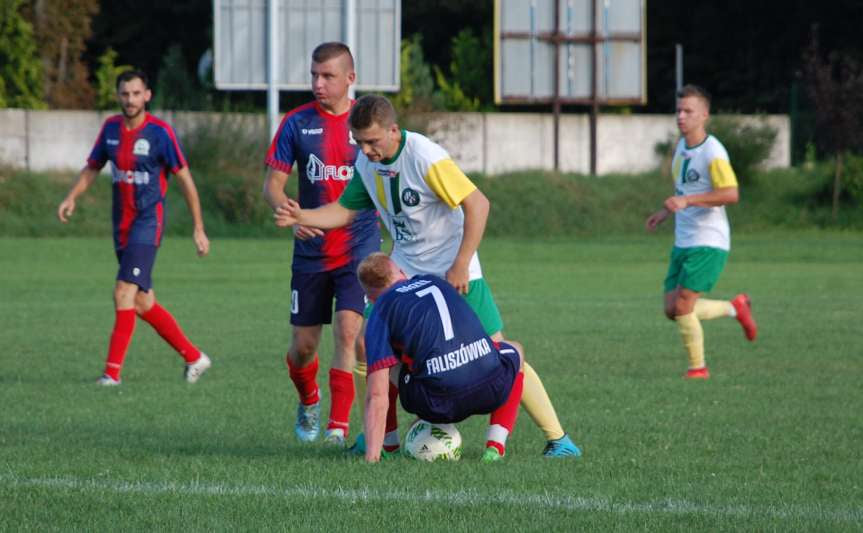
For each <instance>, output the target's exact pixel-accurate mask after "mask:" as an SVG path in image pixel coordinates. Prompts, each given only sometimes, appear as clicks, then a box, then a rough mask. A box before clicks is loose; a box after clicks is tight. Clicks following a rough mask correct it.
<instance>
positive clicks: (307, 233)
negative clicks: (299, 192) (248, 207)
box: [264, 168, 324, 241]
mask: <svg viewBox="0 0 863 533" xmlns="http://www.w3.org/2000/svg"><path fill="white" fill-rule="evenodd" d="M287 184H288V174H287V173H286V172H282V171H281V170H276V169H274V168H267V176H266V178H264V200H266V201H267V203H268V204H269V205H270V208H271V209H272V210H273V211H275V210H276V209H277V208H278V207H279V206H281V205H284V204H285V202H287V200H288V195H287V194H285V185H287ZM277 225H278V224H277ZM293 229H294V236H295V237H296V238H298V239H300V240H301V241H305V240H307V239H312V238H314V237H320V236H323V234H324V232H323V231H321V230H319V229H317V228H309V227H307V226H303V225H300V224H294V225H293Z"/></svg>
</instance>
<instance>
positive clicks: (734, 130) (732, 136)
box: [707, 115, 777, 183]
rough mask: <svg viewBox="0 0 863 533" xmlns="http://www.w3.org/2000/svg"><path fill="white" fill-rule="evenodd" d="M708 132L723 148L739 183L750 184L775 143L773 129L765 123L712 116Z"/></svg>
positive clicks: (774, 129)
mask: <svg viewBox="0 0 863 533" xmlns="http://www.w3.org/2000/svg"><path fill="white" fill-rule="evenodd" d="M707 129H708V131H709V132H710V133H711V134H713V135H714V136H715V137H716V138H718V139H719V141H720V142H721V143H722V145H723V146H725V149H726V150H727V151H728V157H729V159H730V160H731V166H732V167H733V168H734V172H735V173H736V174H737V180H738V181H739V182H740V183H746V182H748V181H750V179H751V178H752V176H753V175H754V174H755V173H756V172H757V171H758V170H759V169H760V168H761V166H762V165H763V163H764V162H765V161H767V158H768V157H769V156H770V150H771V149H772V148H773V143H774V142H776V133H777V132H776V128H773V127H772V126H770V125H769V124H767V123H766V122H765V121H759V123H753V122H751V121H744V120H741V119H739V118H736V117H731V116H727V115H726V116H715V117H713V118H712V119H711V120H710V123H709V124H708V125H707Z"/></svg>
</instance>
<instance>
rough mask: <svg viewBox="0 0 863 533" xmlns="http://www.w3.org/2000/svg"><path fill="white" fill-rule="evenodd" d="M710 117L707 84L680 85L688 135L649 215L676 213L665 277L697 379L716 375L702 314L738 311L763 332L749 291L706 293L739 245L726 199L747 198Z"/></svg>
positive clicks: (747, 325)
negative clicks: (721, 295)
mask: <svg viewBox="0 0 863 533" xmlns="http://www.w3.org/2000/svg"><path fill="white" fill-rule="evenodd" d="M709 118H710V96H709V95H708V93H707V91H705V90H704V89H702V88H701V87H698V86H695V85H685V86H684V87H683V88H681V89H680V91H678V93H677V128H678V130H680V140H679V141H678V142H677V147H676V148H675V150H674V159H673V160H672V165H671V166H672V178H673V179H674V186H675V192H674V196H669V197H668V198H667V199H666V200H665V204H664V206H663V208H662V209H660V210H659V211H657V212H656V213H653V214H652V215H650V217H649V218H648V219H647V222H646V226H647V229H648V231H653V230H655V229H656V227H657V226H658V225H659V224H661V223H662V222H663V221H665V219H666V218H668V215H669V214H671V213H674V227H675V231H674V234H675V236H674V248H672V250H671V264H670V266H669V267H668V274H667V275H666V277H665V316H667V317H668V318H669V319H670V320H674V321H675V322H677V327H678V329H679V330H680V336H681V337H682V339H683V345H684V347H685V348H686V352H687V355H688V358H689V369H688V370H687V371H686V375H685V377H686V378H690V379H707V378H709V377H710V372H709V371H708V369H707V365H706V363H705V359H704V333H703V330H702V329H701V320H710V319H713V318H719V317H734V318H736V319H737V321H738V322H740V325H741V326H742V327H743V332H744V334H745V335H746V338H747V339H749V340H750V341H754V340H755V335H756V334H757V332H758V329H757V327H756V324H755V319H754V318H753V317H752V309H751V307H750V302H749V296H747V295H746V294H738V295H737V296H736V297H734V299H732V300H731V301H721V300H708V299H706V298H702V297H701V295H702V294H703V293H705V292H709V291H710V290H711V289H712V288H713V286H714V285H715V284H716V282H717V281H718V280H719V275H720V274H721V273H722V269H723V268H724V267H725V262H726V260H727V259H728V251H729V249H730V248H731V230H730V228H729V225H728V217H727V215H726V214H725V206H726V205H728V204H734V203H737V200H738V198H739V193H738V188H737V177H736V176H735V175H734V170H733V169H732V168H731V164H730V163H729V161H728V153H727V152H726V151H725V147H723V146H722V143H720V142H719V140H718V139H717V138H716V137H714V136H713V135H708V134H707V130H706V125H707V121H708V119H709Z"/></svg>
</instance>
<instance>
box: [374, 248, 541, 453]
mask: <svg viewBox="0 0 863 533" xmlns="http://www.w3.org/2000/svg"><path fill="white" fill-rule="evenodd" d="M358 275H359V279H360V283H361V284H362V286H363V289H365V291H366V295H367V296H368V297H369V300H370V301H372V302H375V305H374V308H373V309H372V311H371V315H370V316H369V320H368V324H367V326H366V333H365V341H366V342H365V345H366V354H367V361H366V363H367V365H368V369H367V371H368V389H367V395H366V410H365V413H366V415H365V435H366V454H365V458H366V461H368V462H370V463H374V462H377V461H379V460H380V456H381V450H382V448H383V442H384V427H385V419H386V414H387V407H388V405H389V402H390V399H389V392H388V391H389V387H390V383H393V384H397V386H398V390H399V397H400V398H401V403H402V406H403V407H404V409H405V410H406V411H407V412H409V413H413V414H415V415H417V416H419V417H420V418H422V419H423V420H427V421H429V422H433V423H456V422H461V421H462V420H464V419H465V418H467V417H469V416H471V415H478V414H489V413H491V420H490V422H489V428H488V433H487V437H486V450H485V453H484V454H483V457H482V459H483V461H486V462H494V461H499V460H501V459H502V458H503V456H504V455H505V453H506V439H507V437H508V436H509V434H510V433H512V430H513V427H514V426H515V420H516V417H517V416H518V404H519V401H520V400H521V395H522V389H523V385H524V373H523V372H522V362H523V360H524V357H523V355H522V353H523V349H522V348H521V346H520V345H519V344H517V343H515V342H499V343H498V342H494V341H492V340H491V338H490V337H489V336H488V335H487V334H486V333H485V328H484V327H483V325H482V323H481V322H480V319H479V317H478V316H477V315H476V313H474V312H473V310H472V309H471V308H470V306H469V305H468V303H467V302H466V301H465V299H464V298H462V297H461V296H459V293H458V292H456V290H455V289H454V288H453V287H452V285H450V284H449V283H447V282H446V281H445V280H443V279H441V278H439V277H437V276H433V275H428V274H425V275H421V276H414V277H413V278H411V279H410V280H408V279H407V276H405V274H404V272H402V271H401V269H399V267H398V266H396V264H395V263H394V262H393V261H392V260H391V259H390V258H389V257H388V256H387V255H386V254H383V253H380V252H377V253H374V254H372V255H370V256H368V257H367V258H366V259H365V260H363V262H362V263H360V266H359V270H358Z"/></svg>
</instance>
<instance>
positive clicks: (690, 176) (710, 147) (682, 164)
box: [671, 135, 737, 251]
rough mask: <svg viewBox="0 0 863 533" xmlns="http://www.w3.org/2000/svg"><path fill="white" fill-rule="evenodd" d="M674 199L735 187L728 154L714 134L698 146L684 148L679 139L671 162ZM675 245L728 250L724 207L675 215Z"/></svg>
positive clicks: (728, 231)
mask: <svg viewBox="0 0 863 533" xmlns="http://www.w3.org/2000/svg"><path fill="white" fill-rule="evenodd" d="M671 175H672V177H673V179H674V189H675V194H676V195H677V196H681V195H690V194H703V193H707V192H710V191H713V190H715V189H720V188H723V187H737V177H736V176H735V175H734V170H733V169H732V168H731V163H729V162H728V152H726V151H725V147H724V146H722V143H720V142H719V140H718V139H717V138H716V137H714V136H713V135H708V136H707V138H706V139H705V140H704V142H702V143H701V144H699V145H698V146H692V147H689V146H686V140H685V139H680V141H678V143H677V147H676V148H675V150H674V159H673V160H672V162H671ZM674 227H675V230H674V246H676V247H678V248H692V247H695V246H710V247H713V248H719V249H721V250H726V251H727V250H729V249H731V230H730V228H729V226H728V216H727V215H726V214H725V206H719V207H695V206H690V207H687V208H686V209H682V210H680V211H677V212H676V213H675V214H674Z"/></svg>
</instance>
